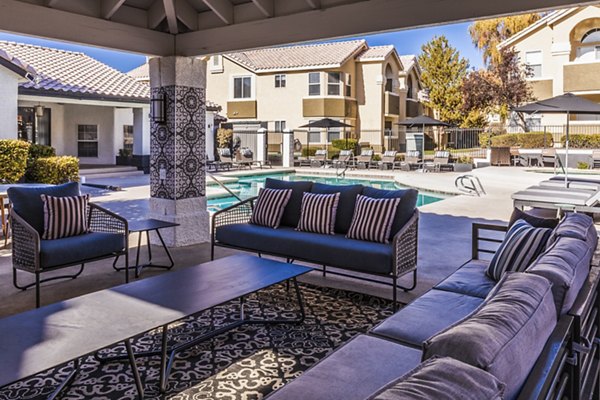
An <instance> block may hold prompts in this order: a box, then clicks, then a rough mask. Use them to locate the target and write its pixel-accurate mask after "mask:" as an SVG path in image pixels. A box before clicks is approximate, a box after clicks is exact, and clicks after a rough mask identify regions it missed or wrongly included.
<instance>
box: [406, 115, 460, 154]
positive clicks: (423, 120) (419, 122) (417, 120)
mask: <svg viewBox="0 0 600 400" xmlns="http://www.w3.org/2000/svg"><path fill="white" fill-rule="evenodd" d="M397 125H401V126H405V127H407V128H413V127H415V126H419V127H421V128H422V129H423V143H422V146H423V151H422V153H421V154H422V157H423V160H425V127H426V126H444V127H449V126H452V125H450V124H449V123H447V122H444V121H440V120H439V119H435V118H431V117H429V116H427V115H419V116H418V117H413V118H408V119H405V120H404V121H401V122H398V124H397Z"/></svg>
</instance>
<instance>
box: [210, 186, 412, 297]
mask: <svg viewBox="0 0 600 400" xmlns="http://www.w3.org/2000/svg"><path fill="white" fill-rule="evenodd" d="M265 186H266V187H267V188H276V189H292V197H291V199H290V201H289V203H288V205H287V206H286V208H285V210H284V214H283V217H282V221H281V226H280V227H279V228H277V229H272V228H268V227H264V226H258V225H252V224H249V223H248V221H249V219H250V215H251V214H252V207H253V204H254V201H255V198H252V199H248V200H246V201H243V202H241V203H238V204H236V205H234V206H231V207H229V208H226V209H223V210H221V211H218V212H216V213H215V214H214V215H213V220H212V256H213V257H214V247H215V246H222V247H231V248H236V249H242V250H246V251H253V252H257V253H259V254H269V255H274V256H279V257H284V258H286V259H288V260H301V261H306V262H310V263H314V264H318V265H322V266H323V273H325V271H326V268H327V267H328V266H330V267H336V268H341V269H346V270H352V271H358V272H362V273H367V274H373V275H378V276H385V277H390V278H391V279H392V285H393V286H394V287H399V288H401V289H404V290H412V289H414V287H415V286H416V281H417V233H418V221H419V211H418V210H417V208H416V203H417V195H418V192H417V191H416V190H414V189H405V190H379V189H375V188H372V187H367V186H363V185H346V186H338V185H325V184H320V183H313V182H309V181H297V182H289V181H283V180H278V179H267V181H266V183H265ZM304 192H312V193H325V194H327V193H336V192H339V193H340V199H339V203H338V210H337V214H336V220H335V232H336V234H335V235H323V234H317V233H310V232H299V231H296V230H295V228H296V226H297V225H298V220H299V219H300V207H301V204H302V195H303V193H304ZM359 194H363V195H365V196H369V197H374V198H397V197H399V198H401V201H400V204H399V205H398V209H397V211H396V215H395V217H394V223H393V225H392V232H391V235H390V243H389V244H384V243H374V242H367V241H361V240H354V239H347V238H346V236H345V235H346V233H347V232H348V229H349V228H350V223H351V221H352V216H353V214H354V205H355V201H356V196H357V195H359ZM409 273H412V275H413V282H412V285H411V286H410V287H402V286H398V284H397V280H398V278H399V277H401V276H403V275H406V274H409ZM395 300H396V290H394V303H395Z"/></svg>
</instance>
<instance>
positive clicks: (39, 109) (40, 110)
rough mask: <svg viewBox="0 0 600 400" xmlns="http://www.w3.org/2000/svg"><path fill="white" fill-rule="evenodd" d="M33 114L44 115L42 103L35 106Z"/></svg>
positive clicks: (40, 116)
mask: <svg viewBox="0 0 600 400" xmlns="http://www.w3.org/2000/svg"><path fill="white" fill-rule="evenodd" d="M34 108H35V116H36V117H38V118H42V117H43V116H44V106H43V105H41V104H40V105H38V106H35V107H34Z"/></svg>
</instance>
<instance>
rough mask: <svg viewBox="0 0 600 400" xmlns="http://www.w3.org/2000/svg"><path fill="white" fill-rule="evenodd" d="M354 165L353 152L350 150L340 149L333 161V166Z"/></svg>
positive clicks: (347, 166)
mask: <svg viewBox="0 0 600 400" xmlns="http://www.w3.org/2000/svg"><path fill="white" fill-rule="evenodd" d="M353 165H354V152H353V151H352V150H342V151H340V155H339V157H338V159H337V160H334V161H333V166H334V167H335V168H349V167H352V166H353Z"/></svg>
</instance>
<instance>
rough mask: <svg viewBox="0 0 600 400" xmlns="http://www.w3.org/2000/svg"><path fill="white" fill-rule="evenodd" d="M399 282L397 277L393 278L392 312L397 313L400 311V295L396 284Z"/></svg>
mask: <svg viewBox="0 0 600 400" xmlns="http://www.w3.org/2000/svg"><path fill="white" fill-rule="evenodd" d="M397 282H398V277H397V276H395V275H394V276H393V277H392V311H393V312H396V311H398V293H397V290H398V288H397V286H396V283H397Z"/></svg>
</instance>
